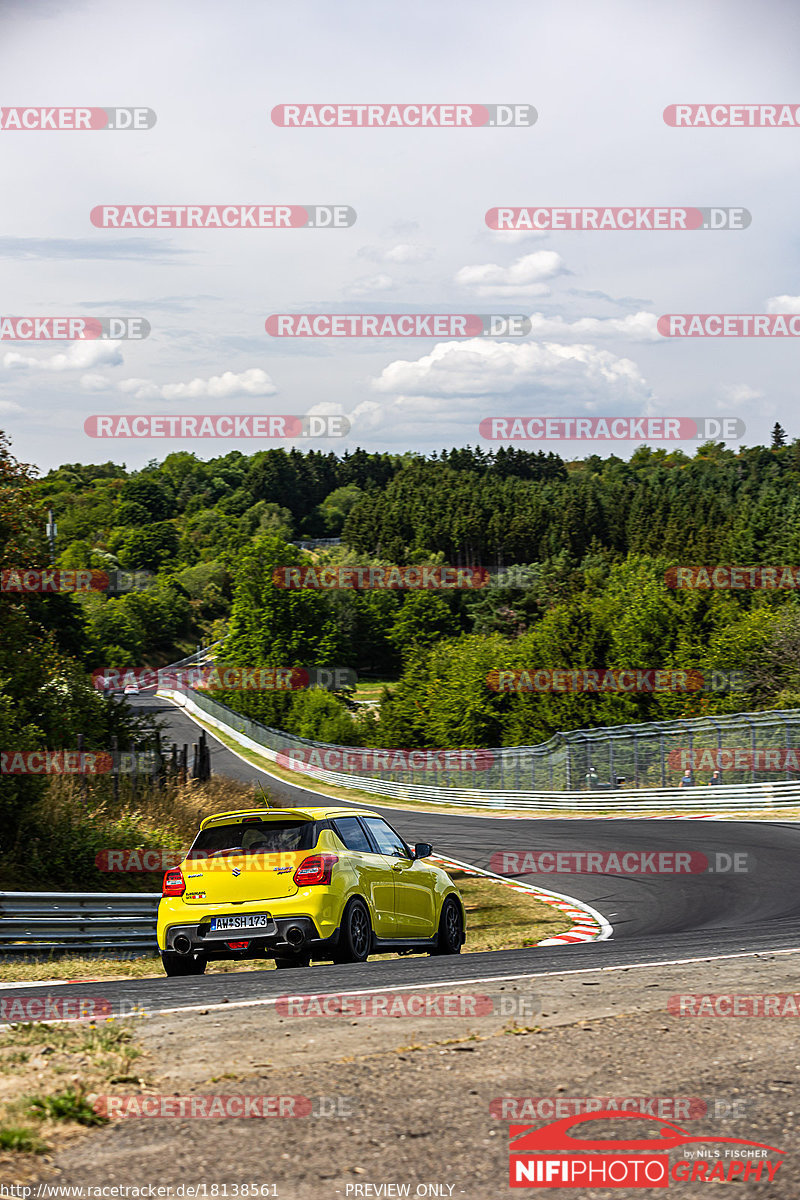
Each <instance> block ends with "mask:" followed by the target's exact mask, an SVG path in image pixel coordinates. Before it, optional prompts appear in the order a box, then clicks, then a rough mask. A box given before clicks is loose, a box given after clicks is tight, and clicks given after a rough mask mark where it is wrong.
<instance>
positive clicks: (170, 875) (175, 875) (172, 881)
mask: <svg viewBox="0 0 800 1200" xmlns="http://www.w3.org/2000/svg"><path fill="white" fill-rule="evenodd" d="M185 891H186V881H185V879H184V878H183V875H182V874H181V873H180V871H179V870H178V868H177V867H174V868H173V869H172V870H171V871H167V872H166V874H165V875H164V884H163V886H162V888H161V895H162V896H182V895H183V893H184V892H185Z"/></svg>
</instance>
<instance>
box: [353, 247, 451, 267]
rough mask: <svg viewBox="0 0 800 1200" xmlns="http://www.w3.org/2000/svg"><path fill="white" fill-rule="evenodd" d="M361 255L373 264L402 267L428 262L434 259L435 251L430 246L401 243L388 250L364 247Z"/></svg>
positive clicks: (360, 252)
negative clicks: (384, 263)
mask: <svg viewBox="0 0 800 1200" xmlns="http://www.w3.org/2000/svg"><path fill="white" fill-rule="evenodd" d="M359 255H360V256H361V257H362V258H369V259H372V261H373V262H386V263H399V264H400V265H401V266H402V265H403V264H405V263H421V262H427V261H428V259H430V258H433V250H432V248H431V247H430V246H420V245H415V244H414V243H412V242H401V243H400V244H399V245H397V246H392V247H391V248H390V249H388V250H383V249H381V248H380V247H377V246H364V247H363V248H362V249H361V250H359Z"/></svg>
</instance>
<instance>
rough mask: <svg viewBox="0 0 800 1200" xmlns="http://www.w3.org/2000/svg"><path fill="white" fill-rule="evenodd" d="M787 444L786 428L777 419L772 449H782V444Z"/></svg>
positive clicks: (773, 428)
mask: <svg viewBox="0 0 800 1200" xmlns="http://www.w3.org/2000/svg"><path fill="white" fill-rule="evenodd" d="M785 445H786V430H785V429H784V428H783V426H782V425H781V424H780V422H778V421H776V422H775V424H774V425H773V426H772V449H773V450H780V448H781V446H785Z"/></svg>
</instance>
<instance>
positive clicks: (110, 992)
mask: <svg viewBox="0 0 800 1200" xmlns="http://www.w3.org/2000/svg"><path fill="white" fill-rule="evenodd" d="M135 703H136V705H137V706H139V707H145V708H148V709H151V710H154V711H156V712H157V713H158V715H159V717H160V718H161V720H162V723H163V725H164V727H165V731H166V735H167V737H169V738H170V739H171V740H173V741H175V742H177V743H179V744H180V743H183V742H189V743H191V742H193V741H196V740H197V735H198V727H197V725H196V724H195V723H194V722H193V721H192V720H191V719H190V718H189V717H188V716H187V715H186V714H185V713H184V712H183V711H182V710H180V709H178V708H176V707H175V706H174V705H172V704H170V703H168V702H166V701H162V700H159V699H156V698H155V697H148V696H140V697H139V698H138V699H137V700H136V701H135ZM208 739H209V743H210V747H211V763H212V773H213V774H214V775H216V776H224V777H227V778H231V779H238V780H241V781H244V782H252V781H255V780H260V781H261V782H262V783H264V785H265V787H269V788H271V789H272V790H273V791H274V792H275V793H276V794H278V795H280V796H281V797H283V798H289V797H291V798H294V799H295V800H296V802H297V803H298V804H309V803H314V802H317V801H316V800H315V799H314V794H313V793H309V792H308V791H307V789H304V788H303V787H301V786H295V785H292V784H289V783H286V782H284V781H279V780H276V779H275V778H274V777H271V776H270V777H268V775H267V773H266V772H264V771H261V770H260V769H259V768H258V767H255V766H252V765H250V764H249V763H247V762H245V761H243V760H242V759H241V758H239V757H238V756H237V755H235V754H233V753H232V752H231V751H229V750H228V749H227V748H226V747H225V746H223V745H222V743H220V742H219V741H218V740H217V739H216V738H215V737H214V735H213V734H212V733H209V734H208ZM336 803H340V802H339V801H337V802H336ZM359 807H361V805H359ZM368 807H371V808H375V809H378V810H380V811H382V812H383V813H384V814H385V815H386V817H387V819H388V820H390V821H391V822H392V824H394V825H395V826H396V828H397V829H398V830H399V832H400V833H401V834H402V835H403V836H404V837H405V838H406V839H407V840H408V841H409V842H412V843H413V842H416V841H428V842H430V843H431V844H432V845H433V847H434V851H435V852H438V853H441V854H443V855H446V856H449V857H452V858H457V859H460V860H462V861H464V862H468V863H472V864H474V865H475V866H479V867H485V868H488V869H492V868H491V863H492V855H493V854H494V853H495V852H498V851H516V852H523V853H524V852H525V851H545V850H547V851H595V852H596V851H601V852H602V851H605V852H618V853H620V854H621V853H623V852H625V851H640V852H642V853H653V852H655V853H657V854H658V853H661V852H674V851H685V852H691V853H694V854H697V853H698V852H699V853H701V854H703V855H705V856H706V858H707V859H708V860H709V862H710V864H711V865H712V866H714V865H715V864H717V862H718V861H719V862H721V863H722V864H728V863H730V864H731V866H733V865H738V866H739V867H740V868H741V867H744V868H745V869H743V870H742V869H740V870H738V871H736V870H732V869H729V870H724V871H720V872H715V871H708V870H705V871H703V872H701V873H692V874H685V873H684V874H647V875H616V874H594V873H591V874H585V873H584V874H577V873H568V874H565V873H562V874H556V873H552V874H550V873H547V874H542V873H535V874H534V873H527V874H526V873H522V874H519V875H515V876H512V878H519V879H523V880H525V881H527V882H531V883H535V884H537V885H539V886H542V887H546V888H550V889H552V890H553V891H556V892H561V893H565V894H567V895H569V896H574V897H576V898H577V899H580V900H584V901H586V902H587V903H589V904H591V905H592V906H593V907H595V908H596V909H598V910H599V912H600V913H602V915H603V916H604V917H606V918H607V920H608V921H609V922H610V924H611V925H612V926H613V935H612V937H611V938H610V940H608V941H603V942H593V943H586V944H577V945H569V946H543V947H540V948H536V947H534V948H531V949H518V950H504V951H496V952H486V953H477V954H462V955H460V956H458V957H452V958H435V957H434V958H431V957H427V956H413V957H409V958H404V959H392V960H375V961H373V962H370V963H367V964H363V965H359V964H353V965H347V966H334V965H327V964H318V965H315V966H314V967H313V968H311V972H310V974H309V973H308V972H305V971H301V972H294V973H292V974H291V975H289V976H287V975H286V974H285V973H284V972H281V973H280V974H278V973H277V972H272V971H269V972H242V973H238V974H229V975H216V976H214V975H209V976H201V977H199V978H190V979H185V978H180V979H166V978H164V979H137V980H119V981H114V982H112V981H108V982H104V983H99V982H98V983H92V984H86V983H83V984H80V985H78V984H65V985H61V986H59V988H58V994H59V995H60V996H67V995H70V994H73V993H74V994H76V995H78V994H80V995H87V994H91V992H92V989H94V990H95V991H97V993H98V994H102V995H103V996H106V997H108V998H110V999H111V1000H112V1001H113V1002H114V1004H115V1006H116V1005H117V1004H118V1003H119V1004H124V1003H136V1004H140V1005H145V1006H146V1007H147V1008H149V1009H156V1010H158V1009H162V1008H170V1007H172V1006H174V1005H177V1006H179V1007H185V1006H187V1005H197V1004H206V1003H211V1004H213V1003H223V1002H228V1003H234V1004H235V1003H237V1002H238V1003H245V1002H247V1001H252V1000H258V999H259V998H266V997H269V996H271V995H282V994H285V993H286V991H287V988H291V989H292V990H296V989H297V988H299V987H302V988H303V989H304V990H305V989H308V988H309V987H313V990H314V991H319V990H325V991H328V990H332V991H339V990H344V989H347V990H348V991H349V990H352V989H354V988H355V989H359V988H386V987H404V986H413V985H420V984H424V985H426V986H428V987H432V986H436V984H437V983H440V984H452V983H454V982H457V981H459V980H464V981H466V980H473V981H475V980H479V979H482V980H487V979H492V978H497V977H513V976H531V975H539V974H560V973H563V972H564V971H572V970H590V969H597V968H598V967H607V968H612V969H614V968H616V969H620V968H625V967H626V966H634V965H637V964H648V963H658V962H673V961H691V960H697V959H706V958H708V959H711V958H717V957H727V956H730V955H739V954H752V953H753V952H757V953H770V952H774V951H779V950H789V949H797V948H800V889H799V888H798V882H800V825H794V824H789V823H777V822H776V823H771V822H746V821H742V822H739V821H737V822H730V821H726V822H723V821H713V820H572V821H566V820H558V819H547V820H541V819H536V818H522V819H518V818H511V819H509V818H503V817H492V818H484V817H476V816H465V815H461V814H459V813H454V814H452V815H451V814H449V813H447V814H445V813H430V812H423V811H414V810H410V809H400V808H390V807H386V806H383V805H380V804H374V805H373V804H370V805H368ZM717 855H722V856H723V857H722V858H721V859H720V860H718V859H717ZM737 855H738V856H739V858H738V860H737V858H736V856H737ZM742 856H744V857H742ZM521 865H522V866H525V864H524V863H521ZM312 978H313V983H312ZM41 986H44V985H35V984H28V985H19V986H15V987H14V988H13V994H14V995H18V994H19V995H23V994H28V993H30V994H35V993H36V992H37V991H38V990H39V989H40V987H41ZM2 994H3V995H4V996H8V995H9V990H7V989H6V988H3V990H2Z"/></svg>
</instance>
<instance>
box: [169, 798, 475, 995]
mask: <svg viewBox="0 0 800 1200" xmlns="http://www.w3.org/2000/svg"><path fill="white" fill-rule="evenodd" d="M432 853H433V850H432V847H431V846H429V845H428V844H427V842H419V843H418V844H417V845H416V846H414V848H413V849H412V848H411V847H410V846H408V845H407V844H406V842H405V841H404V840H403V839H402V838H401V837H400V834H399V833H397V831H396V830H394V829H393V828H392V826H391V825H390V824H389V823H388V822H387V821H385V820H384V819H383V817H381V816H379V815H378V814H377V813H375V812H370V811H369V810H368V809H363V810H362V809H354V808H269V809H255V810H249V811H247V812H225V813H217V814H215V815H214V816H212V817H206V819H205V820H204V821H203V823H202V825H201V826H200V832H199V833H198V835H197V837H196V839H195V841H194V844H193V846H192V848H191V849H190V850H189V852H188V854H187V855H186V858H185V859H184V861H183V862H182V863H181V864H180V865H179V866H178V867H174V868H173V869H172V870H170V871H167V872H166V874H165V875H164V886H163V896H162V899H161V903H160V904H159V906H158V947H159V950H160V951H161V959H162V961H163V963H164V969H165V971H166V973H167V975H202V973H203V972H204V971H205V969H206V963H207V962H209V961H211V960H212V959H252V958H274V959H275V965H276V966H277V967H304V966H308V964H309V963H310V962H311V960H312V959H328V960H333V962H337V963H345V962H366V960H367V958H368V957H369V955H370V954H382V953H386V952H387V951H396V952H399V953H401V954H413V953H415V952H416V953H428V954H458V953H460V951H461V947H462V945H463V943H464V940H465V937H466V934H465V928H466V919H465V913H464V905H463V902H462V900H461V896H460V895H459V892H458V889H457V888H456V886H455V884H454V883H453V881H452V879H451V878H450V876H449V875H448V874H447V873H446V872H445V871H443V870H442V868H441V867H437V866H434V864H433V863H431V862H426V861H425V860H426V859H427V858H429V856H430V855H431V854H432Z"/></svg>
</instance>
